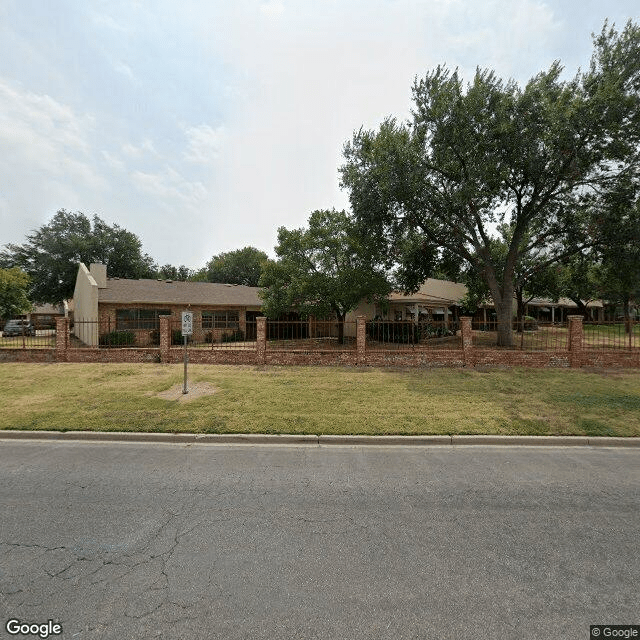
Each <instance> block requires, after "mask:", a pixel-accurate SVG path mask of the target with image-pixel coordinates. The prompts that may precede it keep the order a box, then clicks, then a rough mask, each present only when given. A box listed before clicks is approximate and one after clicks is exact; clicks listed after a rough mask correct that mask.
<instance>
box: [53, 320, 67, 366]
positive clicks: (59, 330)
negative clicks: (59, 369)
mask: <svg viewBox="0 0 640 640" xmlns="http://www.w3.org/2000/svg"><path fill="white" fill-rule="evenodd" d="M68 359H69V318H56V362H67V361H68Z"/></svg>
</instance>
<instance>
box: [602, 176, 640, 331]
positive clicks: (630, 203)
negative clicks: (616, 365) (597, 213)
mask: <svg viewBox="0 0 640 640" xmlns="http://www.w3.org/2000/svg"><path fill="white" fill-rule="evenodd" d="M602 209H603V212H604V214H603V215H602V216H601V218H600V220H599V221H598V222H599V223H600V225H599V229H600V232H599V237H600V245H599V251H600V255H601V268H600V273H599V276H600V277H599V281H600V289H601V295H602V297H603V298H605V299H607V300H608V301H609V302H613V303H617V304H620V305H621V306H622V308H623V312H624V317H625V320H627V321H628V320H630V318H631V307H632V305H633V304H634V303H636V304H637V303H639V302H640V181H637V180H636V181H633V180H630V179H628V178H627V177H626V176H625V178H624V179H622V180H621V181H620V182H619V183H618V184H617V185H616V187H615V188H614V189H612V190H611V191H610V192H609V193H606V194H604V196H603V202H602ZM627 326H629V325H627Z"/></svg>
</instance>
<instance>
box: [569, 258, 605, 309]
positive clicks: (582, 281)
mask: <svg viewBox="0 0 640 640" xmlns="http://www.w3.org/2000/svg"><path fill="white" fill-rule="evenodd" d="M558 289H559V292H560V295H561V296H564V297H566V298H569V300H571V301H572V302H574V303H575V305H576V307H577V311H576V313H577V314H579V315H581V316H583V317H584V319H585V320H588V319H590V314H589V307H588V306H587V305H588V304H589V302H591V301H592V300H597V299H598V298H600V297H601V296H602V264H601V262H600V259H599V257H598V254H597V252H596V251H595V249H594V248H589V249H588V250H585V251H583V252H580V253H576V254H574V255H571V256H569V257H568V258H567V259H565V260H563V261H562V262H561V264H560V265H558Z"/></svg>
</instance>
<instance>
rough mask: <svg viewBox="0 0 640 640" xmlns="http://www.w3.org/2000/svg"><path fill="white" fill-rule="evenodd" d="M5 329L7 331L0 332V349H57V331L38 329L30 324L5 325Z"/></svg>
mask: <svg viewBox="0 0 640 640" xmlns="http://www.w3.org/2000/svg"><path fill="white" fill-rule="evenodd" d="M7 324H9V323H7ZM0 326H2V325H0ZM4 327H5V328H6V331H5V330H3V331H2V332H0V349H55V347H56V330H55V329H36V328H35V327H34V326H33V325H32V324H28V323H24V324H20V325H16V324H11V325H9V326H7V325H4Z"/></svg>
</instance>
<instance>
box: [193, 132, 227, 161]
mask: <svg viewBox="0 0 640 640" xmlns="http://www.w3.org/2000/svg"><path fill="white" fill-rule="evenodd" d="M184 133H185V137H186V139H187V148H186V150H185V151H184V153H183V158H184V159H185V160H186V161H188V162H193V163H196V164H204V165H206V164H211V163H212V162H213V161H214V160H215V159H216V158H218V156H219V154H220V149H221V147H222V144H223V142H224V136H225V129H224V127H222V126H220V127H217V128H215V129H214V128H213V127H210V126H209V125H208V124H202V125H200V126H197V127H186V128H185V129H184Z"/></svg>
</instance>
